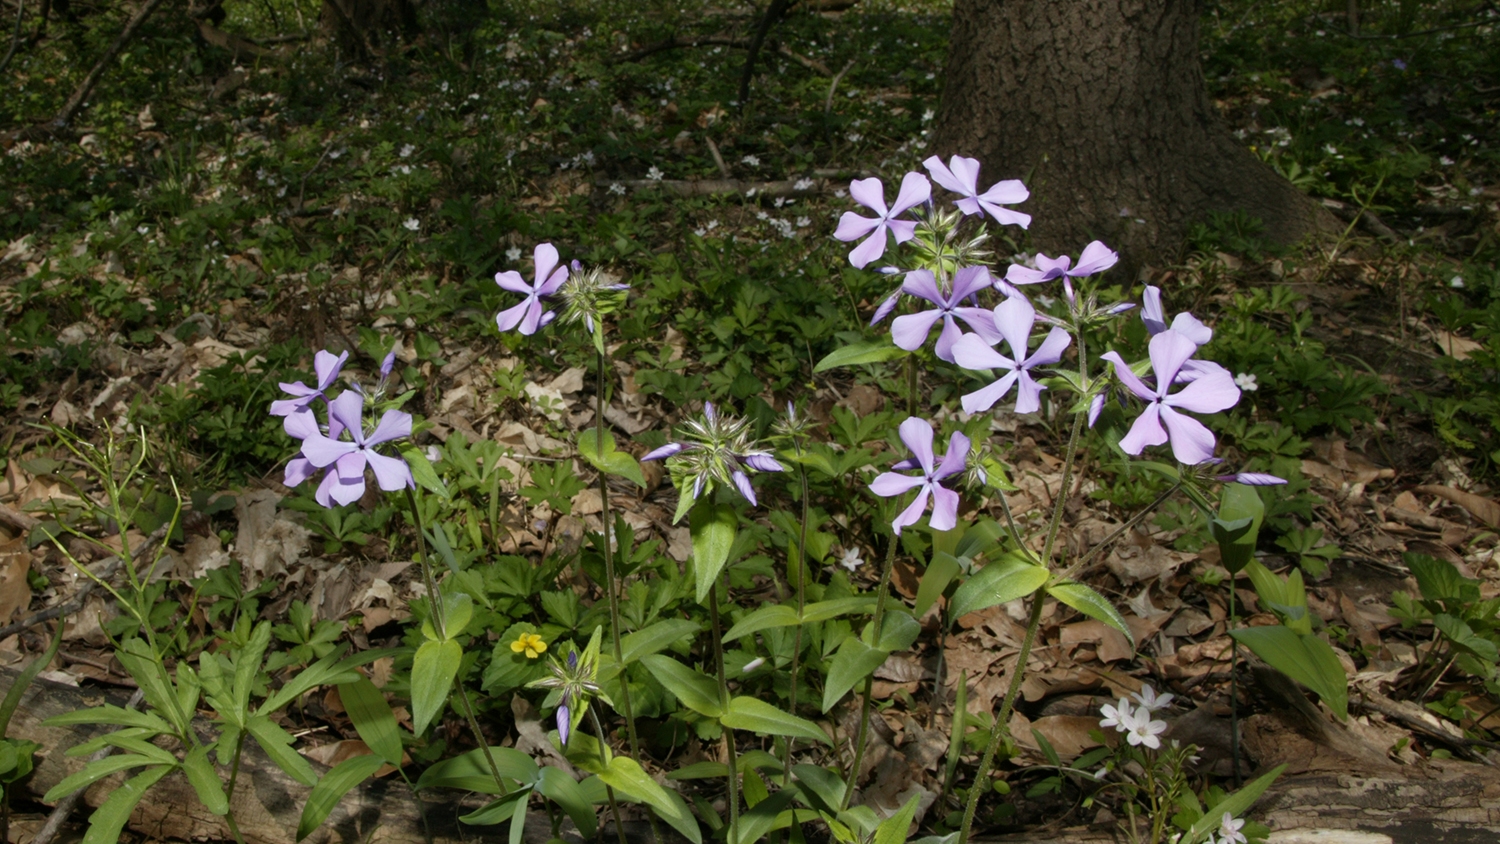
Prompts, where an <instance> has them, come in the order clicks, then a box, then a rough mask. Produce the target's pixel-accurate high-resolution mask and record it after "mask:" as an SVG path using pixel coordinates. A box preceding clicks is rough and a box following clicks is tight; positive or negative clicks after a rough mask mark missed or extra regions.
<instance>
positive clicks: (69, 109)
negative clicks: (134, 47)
mask: <svg viewBox="0 0 1500 844" xmlns="http://www.w3.org/2000/svg"><path fill="white" fill-rule="evenodd" d="M163 2H165V0H146V5H144V6H142V7H141V8H140V10H139V11H137V12H136V13H135V17H133V18H131V19H130V22H129V23H127V24H125V28H124V29H123V30H121V32H120V34H119V35H117V36H115V40H114V42H113V43H111V44H110V45H109V49H108V50H105V51H104V55H102V56H100V57H99V61H97V62H95V63H94V67H93V69H92V70H90V71H89V75H88V76H86V77H84V79H83V83H82V84H80V85H79V86H78V89H77V90H75V91H74V92H73V96H71V97H69V98H68V101H67V102H66V103H64V104H63V107H62V109H61V110H60V111H58V113H57V115H56V116H55V117H53V118H52V119H51V120H50V121H48V122H47V123H45V124H42V126H39V127H32V130H35V131H40V132H45V133H51V132H55V131H57V130H58V129H61V128H63V127H65V126H67V125H68V124H69V123H71V122H73V116H74V115H75V114H77V113H78V109H79V108H81V107H82V106H83V103H84V101H85V100H87V99H88V97H89V94H92V93H94V86H95V85H98V84H99V79H100V78H101V77H103V76H104V70H105V68H107V67H109V66H110V65H111V64H113V63H114V60H115V57H116V56H118V55H120V51H121V50H123V49H125V45H126V44H127V43H129V42H130V39H131V38H133V37H135V33H136V30H138V29H140V28H141V24H143V23H145V22H146V18H148V17H150V16H151V13H152V12H154V11H156V7H158V6H160V5H161V4H162V3H163ZM22 131H27V130H22Z"/></svg>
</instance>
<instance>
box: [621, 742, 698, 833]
mask: <svg viewBox="0 0 1500 844" xmlns="http://www.w3.org/2000/svg"><path fill="white" fill-rule="evenodd" d="M599 779H600V780H602V781H603V782H604V784H605V785H607V786H610V787H611V788H613V789H614V790H615V791H618V792H620V793H621V794H624V795H626V796H628V797H633V798H635V799H636V800H639V801H641V802H642V803H646V804H648V805H649V806H651V808H653V809H655V810H656V816H657V817H659V818H661V819H662V820H664V821H666V822H667V823H668V824H670V825H671V826H672V828H673V829H675V830H677V831H678V832H680V833H682V834H683V836H685V837H686V838H687V839H688V840H689V841H691V842H693V844H703V832H702V831H701V830H700V829H698V822H697V821H695V820H693V815H692V813H691V812H689V811H688V808H687V804H685V803H683V802H682V798H681V797H678V796H677V794H676V793H675V792H670V791H667V790H666V789H665V788H662V787H661V785H660V784H659V783H657V781H656V780H653V779H651V777H650V776H648V775H647V774H646V772H645V771H643V770H641V766H640V765H639V764H637V763H636V761H635V760H634V759H631V758H630V757H628V756H616V757H615V758H613V759H611V760H609V766H608V767H607V768H606V769H605V770H604V771H602V772H601V773H600V774H599Z"/></svg>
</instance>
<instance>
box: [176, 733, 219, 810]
mask: <svg viewBox="0 0 1500 844" xmlns="http://www.w3.org/2000/svg"><path fill="white" fill-rule="evenodd" d="M182 770H183V773H185V774H187V779H188V783H189V784H190V785H192V786H193V791H196V792H197V793H198V800H199V801H200V802H201V803H203V807H204V808H205V809H208V810H209V811H210V812H213V813H214V814H216V815H227V814H229V798H227V797H225V796H224V783H223V781H222V780H220V779H219V772H218V771H215V770H214V763H212V762H210V761H208V747H207V746H206V745H202V744H200V745H198V746H197V747H194V748H193V749H192V750H189V751H188V752H187V753H186V754H185V755H184V756H183V759H182Z"/></svg>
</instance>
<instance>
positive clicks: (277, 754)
mask: <svg viewBox="0 0 1500 844" xmlns="http://www.w3.org/2000/svg"><path fill="white" fill-rule="evenodd" d="M245 731H246V732H248V733H250V735H251V736H253V737H254V738H255V741H256V743H257V744H259V745H260V749H261V750H264V751H265V752H266V755H267V756H269V757H271V761H272V762H275V763H276V767H278V768H280V769H281V770H283V771H285V772H286V773H287V775H288V776H290V777H291V778H292V779H294V780H296V781H297V782H300V783H302V784H303V785H313V784H315V783H317V781H318V775H317V773H316V772H314V771H313V767H312V763H311V762H309V761H307V758H306V757H304V756H303V755H302V754H300V753H298V752H297V751H295V750H293V749H292V742H293V741H294V739H293V738H292V736H291V734H290V733H288V732H287V731H286V730H283V729H282V728H281V727H280V726H279V725H277V724H276V723H275V722H274V721H272V720H271V719H270V718H267V717H266V716H264V715H256V716H253V717H252V718H251V719H250V720H249V721H247V722H245Z"/></svg>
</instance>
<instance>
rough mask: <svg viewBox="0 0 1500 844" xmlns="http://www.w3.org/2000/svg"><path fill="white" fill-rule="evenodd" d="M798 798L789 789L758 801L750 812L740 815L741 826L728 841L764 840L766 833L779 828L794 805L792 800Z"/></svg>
mask: <svg viewBox="0 0 1500 844" xmlns="http://www.w3.org/2000/svg"><path fill="white" fill-rule="evenodd" d="M747 782H748V780H747ZM796 796H797V791H796V790H795V789H791V788H788V789H783V790H781V791H778V792H776V793H775V794H772V795H769V796H767V797H765V798H763V799H761V800H759V801H757V802H756V803H755V804H754V805H753V806H751V807H750V810H749V811H748V812H745V813H744V814H743V815H740V822H739V826H737V827H735V830H734V832H733V833H732V835H731V836H730V838H729V839H728V840H731V841H740V842H744V844H753V842H757V841H761V840H763V839H764V838H765V837H766V833H768V832H770V831H771V830H773V829H776V828H777V821H779V820H780V819H781V816H782V813H783V812H785V811H786V809H787V807H788V806H790V805H792V798H794V797H796ZM747 802H748V800H747Z"/></svg>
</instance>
